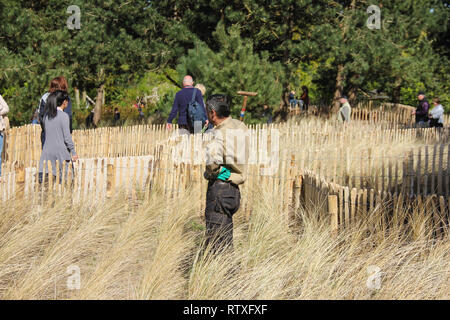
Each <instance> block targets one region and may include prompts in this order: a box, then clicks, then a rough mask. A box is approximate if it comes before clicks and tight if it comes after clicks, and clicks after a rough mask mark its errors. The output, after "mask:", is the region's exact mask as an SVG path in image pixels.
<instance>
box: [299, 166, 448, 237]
mask: <svg viewBox="0 0 450 320" xmlns="http://www.w3.org/2000/svg"><path fill="white" fill-rule="evenodd" d="M300 188H301V191H299V192H298V193H297V197H299V199H298V200H296V201H295V203H296V206H299V204H300V203H303V204H304V205H305V207H307V208H308V209H309V211H313V212H316V213H317V214H318V215H321V216H325V217H326V218H328V219H330V224H331V227H332V228H333V230H338V229H342V228H344V227H349V226H351V225H353V224H354V223H355V222H361V221H372V222H374V221H376V222H377V224H378V225H379V226H381V227H387V226H389V225H390V224H392V223H396V224H397V225H398V224H402V223H404V221H405V212H409V213H410V214H422V215H423V216H424V218H426V220H428V223H429V224H431V229H432V230H434V232H435V234H436V235H438V236H443V235H445V234H448V226H449V212H450V196H449V197H444V196H437V195H428V196H422V195H417V196H415V197H413V198H412V197H410V196H408V195H406V194H404V193H402V192H395V193H391V192H382V191H376V190H374V189H357V188H349V187H347V186H341V185H338V184H335V183H329V182H326V181H325V179H324V178H323V177H320V176H318V175H317V174H315V173H313V172H310V171H305V172H304V173H303V175H302V176H301V187H300ZM370 216H372V220H370Z"/></svg>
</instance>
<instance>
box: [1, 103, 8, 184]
mask: <svg viewBox="0 0 450 320" xmlns="http://www.w3.org/2000/svg"><path fill="white" fill-rule="evenodd" d="M8 112H9V107H8V104H7V103H6V102H5V100H3V97H2V96H1V95H0V182H1V181H2V151H3V138H4V137H5V131H6V121H5V120H4V119H3V117H4V116H5V115H6V114H7V113H8Z"/></svg>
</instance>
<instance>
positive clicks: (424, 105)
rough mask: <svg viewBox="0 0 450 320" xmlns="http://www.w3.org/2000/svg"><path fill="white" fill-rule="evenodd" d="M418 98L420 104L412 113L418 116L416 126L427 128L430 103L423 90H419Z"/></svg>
mask: <svg viewBox="0 0 450 320" xmlns="http://www.w3.org/2000/svg"><path fill="white" fill-rule="evenodd" d="M417 99H418V100H419V105H418V106H417V108H416V110H414V111H413V112H412V114H413V115H415V117H416V126H417V127H419V128H425V127H427V126H428V121H429V118H428V110H429V109H430V104H429V103H428V100H427V98H426V96H425V93H424V92H423V91H420V92H419V95H418V96H417Z"/></svg>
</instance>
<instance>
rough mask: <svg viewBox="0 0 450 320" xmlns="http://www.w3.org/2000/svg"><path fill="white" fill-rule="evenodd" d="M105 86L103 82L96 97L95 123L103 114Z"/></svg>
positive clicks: (95, 123)
mask: <svg viewBox="0 0 450 320" xmlns="http://www.w3.org/2000/svg"><path fill="white" fill-rule="evenodd" d="M104 87H105V85H103V84H102V85H101V86H100V88H98V89H97V97H96V98H95V107H94V125H97V124H98V122H99V121H100V118H101V115H102V106H103V103H102V102H103V90H104Z"/></svg>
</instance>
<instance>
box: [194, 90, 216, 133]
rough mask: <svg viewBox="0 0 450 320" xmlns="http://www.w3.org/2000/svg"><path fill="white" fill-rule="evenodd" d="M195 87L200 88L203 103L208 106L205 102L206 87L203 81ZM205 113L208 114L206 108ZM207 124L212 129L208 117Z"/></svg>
mask: <svg viewBox="0 0 450 320" xmlns="http://www.w3.org/2000/svg"><path fill="white" fill-rule="evenodd" d="M194 88H196V89H198V90H200V92H201V93H202V99H203V105H204V106H206V104H205V93H206V87H205V86H204V85H203V84H201V83H197V85H196V86H195V87H194ZM205 114H206V109H205ZM205 125H207V126H208V127H209V128H210V129H212V126H210V125H209V120H208V119H206V122H205Z"/></svg>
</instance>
